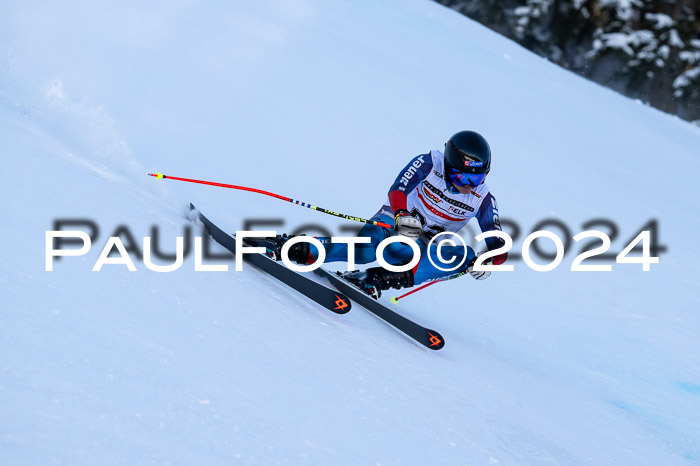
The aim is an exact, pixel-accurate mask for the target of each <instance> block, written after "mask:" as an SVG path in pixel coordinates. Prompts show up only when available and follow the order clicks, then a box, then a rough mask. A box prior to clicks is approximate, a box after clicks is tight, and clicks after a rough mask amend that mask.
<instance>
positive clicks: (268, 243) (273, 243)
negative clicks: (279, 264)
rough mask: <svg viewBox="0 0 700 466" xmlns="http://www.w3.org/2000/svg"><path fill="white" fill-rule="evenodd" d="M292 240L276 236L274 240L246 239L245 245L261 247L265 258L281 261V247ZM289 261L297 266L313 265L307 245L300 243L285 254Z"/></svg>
mask: <svg viewBox="0 0 700 466" xmlns="http://www.w3.org/2000/svg"><path fill="white" fill-rule="evenodd" d="M292 238H294V236H293V235H287V234H286V233H285V234H283V235H277V236H276V237H274V238H247V239H246V243H248V244H250V245H251V246H261V247H264V248H265V249H266V254H267V257H269V258H270V259H273V260H276V261H281V260H282V246H284V243H286V242H287V241H289V240H290V239H292ZM287 256H289V260H290V261H292V262H295V263H297V264H299V265H306V264H310V263H313V256H311V254H310V251H309V243H307V242H306V241H302V242H301V243H297V244H295V245H294V246H292V247H291V248H289V251H288V253H287Z"/></svg>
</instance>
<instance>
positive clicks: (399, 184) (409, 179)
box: [389, 153, 433, 213]
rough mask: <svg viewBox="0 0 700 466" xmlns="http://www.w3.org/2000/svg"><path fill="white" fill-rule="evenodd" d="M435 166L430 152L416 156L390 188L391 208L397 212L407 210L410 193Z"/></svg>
mask: <svg viewBox="0 0 700 466" xmlns="http://www.w3.org/2000/svg"><path fill="white" fill-rule="evenodd" d="M432 168H433V159H432V157H431V156H430V154H429V153H428V154H421V155H419V156H417V157H414V158H413V160H411V161H410V162H409V163H408V165H406V167H405V168H404V169H403V170H401V172H400V173H399V176H397V177H396V180H395V181H394V184H392V185H391V188H389V203H390V204H391V210H392V211H393V212H394V213H396V212H398V211H399V210H407V207H406V205H407V204H406V200H407V196H408V194H409V193H410V192H411V191H413V190H414V189H416V186H418V184H419V183H420V182H421V181H423V180H424V179H425V178H426V177H427V176H428V174H429V173H430V170H432Z"/></svg>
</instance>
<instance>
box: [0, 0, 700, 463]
mask: <svg viewBox="0 0 700 466" xmlns="http://www.w3.org/2000/svg"><path fill="white" fill-rule="evenodd" d="M462 129H473V130H476V131H479V132H480V133H482V134H483V135H484V136H485V137H486V138H487V139H488V140H489V142H490V143H491V147H492V150H493V154H494V155H493V160H494V162H493V169H492V171H491V174H490V175H489V186H490V187H491V188H492V190H493V192H494V194H495V196H496V197H497V199H498V201H499V208H500V214H501V217H502V218H503V219H510V220H511V221H512V222H515V223H517V225H519V226H520V227H521V234H520V235H519V237H518V238H516V241H515V246H514V248H515V249H514V250H515V252H519V248H520V247H521V245H522V242H523V239H524V237H525V236H526V235H527V234H528V233H529V232H530V231H531V230H532V229H533V227H534V226H536V224H537V223H538V222H539V221H540V220H543V219H547V218H554V219H558V220H560V221H561V222H563V223H564V224H565V225H566V226H568V228H569V229H570V230H571V231H570V232H569V237H570V236H573V235H574V234H576V233H579V232H581V231H584V230H586V229H590V228H592V229H599V230H603V231H606V232H607V233H609V234H611V231H610V228H609V227H606V226H604V225H602V226H601V225H600V224H598V225H594V226H592V227H591V226H585V225H584V224H586V223H587V222H589V221H590V220H593V219H600V218H603V219H609V220H611V221H612V222H614V223H615V225H616V226H617V227H618V229H619V232H618V234H617V235H616V237H615V238H614V239H613V242H612V247H611V249H610V251H609V252H612V253H613V259H611V260H609V261H608V262H607V263H611V264H613V267H612V271H611V272H572V271H571V270H570V266H571V263H572V262H573V260H574V258H575V256H576V255H577V254H578V253H579V252H580V251H581V246H582V245H581V244H576V243H575V242H572V246H571V250H570V251H569V252H568V253H567V254H566V256H565V258H564V260H563V262H562V263H561V264H560V265H559V266H558V267H557V268H556V269H555V270H553V271H551V272H536V271H534V270H532V269H531V268H529V267H528V266H527V265H526V264H525V263H524V262H523V261H522V260H513V261H511V263H512V264H513V265H514V266H515V271H514V272H501V273H494V274H493V275H492V276H491V277H490V278H489V279H488V280H485V281H480V282H477V281H475V280H473V279H471V278H470V277H465V278H460V279H458V280H452V281H450V282H447V283H442V284H438V285H435V286H432V287H430V288H427V289H426V290H424V291H421V292H419V293H417V294H415V295H412V296H410V297H408V298H406V299H405V300H403V301H402V302H401V303H400V304H399V305H397V306H396V309H397V310H398V311H399V312H401V313H403V314H404V315H406V316H407V317H409V318H412V319H415V320H416V321H418V322H420V323H422V324H424V325H426V326H428V327H431V328H434V329H436V330H438V331H440V332H441V333H442V335H443V336H444V337H445V339H446V342H447V344H446V346H445V348H444V349H443V350H441V351H439V352H433V351H429V350H427V349H424V348H422V347H420V346H418V345H416V344H414V343H413V342H412V341H411V340H409V339H407V338H405V337H404V336H402V335H401V334H399V333H398V332H396V331H395V330H393V329H392V328H391V327H389V326H387V325H385V324H384V323H382V322H381V321H379V320H378V319H376V318H375V317H374V316H372V315H371V314H369V313H368V312H366V311H365V310H363V309H362V308H360V307H359V306H356V307H355V308H354V309H353V310H352V311H351V312H350V313H349V314H347V315H343V316H338V315H335V314H332V313H330V312H328V311H326V310H324V309H322V308H320V307H319V306H318V305H316V304H314V303H312V302H310V301H309V300H308V299H306V298H304V297H303V296H301V295H299V294H297V293H295V292H293V291H292V290H290V289H289V288H287V287H286V286H284V285H283V284H281V283H278V282H276V281H275V280H274V279H271V278H269V277H267V276H265V275H264V274H263V273H261V272H260V271H258V270H256V269H254V268H250V267H248V268H245V267H244V270H243V271H242V272H235V271H234V263H233V262H232V261H224V260H223V259H218V260H210V261H208V262H207V263H210V264H217V263H227V264H229V271H228V272H195V271H194V257H193V256H192V255H191V254H190V255H188V257H187V258H186V259H185V262H184V265H183V266H182V267H181V268H180V269H179V270H177V271H175V272H170V273H157V272H153V271H150V270H148V269H147V268H146V266H145V265H144V263H143V261H141V260H139V259H138V258H136V257H134V263H135V265H136V268H137V271H136V272H129V271H128V270H127V267H126V266H124V265H110V264H108V265H105V266H104V267H103V268H102V270H101V271H100V272H92V271H91V269H92V268H93V266H94V265H95V262H96V261H97V258H98V257H99V254H100V252H101V250H102V247H103V246H104V245H105V244H106V243H107V239H108V237H109V236H110V235H111V234H112V233H113V232H115V231H116V230H118V229H119V227H120V226H124V227H125V229H127V230H128V232H130V233H131V234H132V236H133V239H134V241H135V242H136V244H137V245H139V248H142V245H141V242H142V240H143V237H146V236H151V235H152V233H151V227H152V226H153V225H156V226H157V228H158V231H159V233H160V235H159V248H160V249H161V250H163V251H166V252H169V253H172V252H174V250H175V238H176V237H177V236H181V235H183V232H184V231H185V228H187V227H190V228H192V229H193V232H194V233H195V234H197V235H199V234H200V232H199V229H198V228H197V227H196V226H195V225H194V224H193V223H192V222H190V221H189V220H188V218H187V216H186V210H187V205H188V203H189V202H190V201H192V202H194V203H195V204H196V205H197V206H198V207H200V208H201V209H202V211H203V212H204V213H205V214H206V215H207V216H208V217H209V218H211V219H212V220H213V221H214V222H216V223H217V224H219V225H220V226H221V227H222V228H224V229H225V230H226V231H235V230H239V229H242V227H243V226H244V221H245V220H246V219H248V220H250V219H265V218H266V219H271V218H273V219H274V218H279V217H282V218H284V224H283V225H282V226H279V225H278V226H276V227H274V229H277V230H278V231H279V232H282V231H291V230H293V229H295V228H297V227H299V226H301V225H304V224H310V223H311V224H316V225H319V224H320V225H322V226H323V227H324V228H326V229H328V230H329V231H331V232H332V233H333V234H336V235H347V234H348V233H347V232H343V230H341V227H347V226H353V227H354V226H355V224H352V225H351V224H350V222H347V221H342V220H338V219H336V218H334V217H331V216H326V215H323V214H320V213H318V212H315V211H313V210H311V209H301V208H299V207H297V206H293V205H291V204H288V203H283V202H281V201H279V200H277V199H273V198H271V197H265V196H261V195H257V194H253V193H247V192H241V191H232V190H228V189H221V188H215V187H208V186H202V185H195V184H189V183H182V182H177V181H168V180H159V181H156V180H155V179H154V178H152V177H148V176H146V174H147V173H153V172H155V171H161V172H163V173H165V174H166V175H173V176H180V177H187V178H196V179H204V180H212V181H217V182H222V183H231V184H237V185H243V186H251V187H256V188H259V189H265V190H269V191H272V192H276V193H279V194H282V195H284V196H290V197H292V198H294V199H300V200H302V201H304V202H309V203H311V204H314V205H319V206H321V207H325V208H327V209H331V210H334V211H338V212H343V213H348V214H351V215H356V216H365V217H368V216H371V215H372V214H373V213H374V212H375V211H376V210H377V208H378V207H379V206H380V205H381V204H382V203H383V201H384V200H385V196H386V191H387V188H388V187H389V186H390V185H391V183H392V182H393V180H394V178H395V176H396V175H397V174H398V172H399V171H400V170H401V169H402V167H403V166H404V165H405V164H406V163H407V162H408V160H409V159H410V158H411V157H413V156H415V155H417V154H420V153H425V152H427V151H428V150H430V149H441V148H442V145H443V144H444V142H445V141H446V139H447V138H448V137H449V136H450V135H451V134H452V133H454V132H456V131H459V130H462ZM0 153H1V154H2V166H3V169H2V170H1V171H0V181H1V182H0V190H1V192H2V198H3V202H4V204H3V221H2V223H1V224H0V236H1V237H2V240H3V241H2V244H3V251H2V253H1V254H0V291H1V295H2V310H1V311H0V345H1V350H0V400H2V403H0V464H6V465H22V464H42V465H43V464H101V465H110V464H145V463H149V464H231V463H235V462H239V463H241V464H306V463H308V464H324V465H326V464H382V465H388V464H469V465H478V464H500V465H511V464H562V465H576V464H586V465H604V464H634V465H641V464H648V465H660V464H664V465H675V464H679V465H687V464H698V463H699V462H700V445H699V443H698V439H699V438H700V372H699V370H698V368H700V338H699V337H698V335H699V334H700V317H699V316H698V309H700V306H698V297H697V286H698V282H699V281H700V270H699V267H698V263H699V262H700V254H698V247H697V235H696V232H697V230H698V228H699V227H700V217H699V213H698V212H699V211H698V208H697V199H698V194H700V192H699V190H698V186H699V185H698V182H697V174H698V173H699V172H700V159H699V158H698V155H700V129H698V128H697V127H694V126H692V125H690V124H688V123H685V122H683V121H681V120H679V119H677V118H674V117H671V116H668V115H666V114H663V113H661V112H658V111H655V110H652V109H650V108H648V107H645V106H643V105H641V104H639V103H637V102H634V101H631V100H629V99H626V98H623V97H621V96H619V95H617V94H615V93H613V92H612V91H609V90H606V89H604V88H602V87H599V86H597V85H595V84H592V83H590V82H587V81H585V80H583V79H581V78H579V77H576V76H574V75H573V74H571V73H568V72H566V71H563V70H561V69H559V68H557V67H556V66H554V65H552V64H550V63H549V62H547V61H545V60H543V59H541V58H539V57H537V56H535V55H533V54H532V53H530V52H528V51H526V50H524V49H523V48H521V47H519V46H518V45H516V44H515V43H513V42H511V41H509V40H507V39H504V38H503V37H501V36H499V35H497V34H496V33H494V32H492V31H490V30H488V29H485V28H484V27H482V26H480V25H478V24H477V23H475V22H472V21H470V20H469V19H467V18H464V17H462V16H460V15H459V14H457V13H455V12H453V11H451V10H449V9H446V8H444V7H442V6H439V5H437V4H435V3H432V2H430V1H425V0H410V1H384V2H366V1H360V2H354V1H336V2H322V1H306V0H295V1H280V2H270V1H256V2H243V1H234V2H200V1H198V0H190V1H177V2H163V1H160V2H146V3H144V2H137V1H131V0H127V1H124V2H118V3H115V4H113V5H109V4H95V3H85V2H80V1H70V0H69V1H66V2H53V3H52V2H48V3H47V2H39V1H33V0H28V1H22V2H4V3H3V4H2V5H0ZM57 219H90V220H92V221H94V222H95V223H96V224H97V225H98V226H99V235H98V237H97V238H96V240H95V241H94V242H93V244H92V248H91V250H90V252H89V253H88V254H87V255H84V256H81V257H66V258H61V259H60V260H56V261H55V263H54V268H53V271H52V272H47V271H46V270H45V262H46V259H45V248H46V246H45V234H46V231H47V230H52V229H53V225H54V221H55V220H57ZM652 219H656V221H657V225H658V243H659V244H660V245H662V246H665V247H666V248H667V249H666V250H665V251H663V252H662V253H660V254H659V257H660V262H659V264H652V265H651V271H650V272H643V271H642V266H641V265H640V264H616V263H615V262H614V255H615V254H617V253H619V252H620V251H621V250H622V249H623V248H624V247H625V246H626V245H627V244H628V242H629V240H630V239H631V238H633V237H634V236H635V235H636V233H637V232H638V231H639V230H640V229H641V228H642V226H644V225H645V224H646V223H647V222H648V221H650V220H652ZM255 228H256V229H261V228H262V227H255ZM606 228H607V229H606ZM64 229H70V227H65V228H64ZM547 229H550V230H552V231H553V232H554V233H556V234H557V235H559V236H560V237H562V238H564V237H565V236H566V235H565V233H566V232H562V231H561V229H558V228H557V227H556V226H550V227H549V228H547ZM506 230H508V231H510V232H511V233H513V228H512V226H511V227H509V228H506ZM123 231H124V229H122V232H123ZM469 232H470V234H473V233H477V232H478V228H471V230H469ZM122 236H123V235H122ZM123 237H124V236H123ZM540 241H542V243H541V244H542V247H543V248H544V247H546V246H547V245H548V244H549V243H547V240H540ZM586 241H590V240H586ZM125 242H127V241H126V239H125ZM472 244H474V242H473V241H472ZM598 244H599V243H598ZM73 247H75V246H73ZM212 249H213V250H214V251H215V252H222V249H221V248H218V247H213V248H212ZM536 260H538V261H539V262H540V263H542V262H543V261H542V259H536ZM157 262H158V261H157ZM158 263H161V264H163V263H166V262H163V261H160V262H158ZM336 267H338V268H342V264H336ZM393 295H395V293H387V295H386V296H385V297H384V298H383V299H384V300H385V301H386V302H387V303H388V298H389V297H391V296H393Z"/></svg>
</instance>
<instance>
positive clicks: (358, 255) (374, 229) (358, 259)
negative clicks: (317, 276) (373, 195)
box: [310, 209, 403, 264]
mask: <svg viewBox="0 0 700 466" xmlns="http://www.w3.org/2000/svg"><path fill="white" fill-rule="evenodd" d="M372 220H374V221H377V222H382V223H388V224H390V225H393V224H394V219H393V217H391V215H390V213H389V212H387V211H385V210H383V209H382V210H380V211H379V212H377V213H376V214H375V215H374V217H372ZM394 234H396V233H395V232H394V231H393V230H390V229H388V228H384V227H378V226H376V225H371V224H369V223H368V224H366V225H365V226H363V227H362V229H361V230H360V231H359V232H358V234H357V236H358V237H365V238H369V239H370V242H369V243H361V244H356V245H354V247H355V263H356V264H367V263H369V262H374V261H375V260H376V258H377V257H376V250H377V246H379V243H381V242H382V241H383V240H384V239H386V238H388V237H389V236H392V235H394ZM316 239H318V240H319V241H321V242H322V243H323V246H324V248H325V250H326V260H325V262H347V260H348V245H347V244H345V243H332V242H331V239H330V238H327V237H318V238H316ZM310 246H311V247H310V251H311V255H312V256H313V259H314V260H316V259H318V250H317V248H316V247H315V246H314V245H313V244H312V245H310ZM393 246H399V248H394V247H393ZM401 246H403V245H400V244H393V245H391V246H390V247H389V248H387V249H386V252H385V258H386V260H387V262H392V259H390V257H392V258H393V256H394V255H395V254H396V253H397V252H400V251H397V250H398V249H400V247H401Z"/></svg>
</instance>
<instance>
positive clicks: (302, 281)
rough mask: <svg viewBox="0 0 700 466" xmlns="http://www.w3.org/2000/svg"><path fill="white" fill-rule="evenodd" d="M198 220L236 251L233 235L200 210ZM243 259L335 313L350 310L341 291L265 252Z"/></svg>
mask: <svg viewBox="0 0 700 466" xmlns="http://www.w3.org/2000/svg"><path fill="white" fill-rule="evenodd" d="M195 209H196V208H195V206H194V204H192V203H190V210H195ZM199 220H200V221H201V222H202V223H203V224H204V226H205V227H206V229H207V231H208V232H209V234H210V235H211V237H212V238H214V241H216V242H217V243H219V244H220V245H222V246H223V247H225V248H226V249H228V250H229V251H231V252H232V253H234V254H235V253H236V239H235V238H234V237H233V236H231V235H229V234H228V233H226V232H224V231H223V230H221V228H219V227H217V226H216V225H214V224H213V223H212V222H211V220H209V219H208V218H206V217H205V216H204V214H202V213H201V212H199ZM243 259H244V260H245V261H246V262H249V263H251V264H253V265H255V266H256V267H258V268H259V269H261V270H263V271H265V272H267V273H268V274H270V275H271V276H273V277H275V278H276V279H277V280H279V281H281V282H282V283H284V284H286V285H288V286H289V287H291V288H294V289H295V290H297V291H298V292H299V293H301V294H303V295H304V296H306V297H308V298H309V299H311V300H313V301H315V302H317V303H318V304H320V305H321V306H323V307H325V308H326V309H328V310H329V311H333V312H335V313H337V314H345V313H346V312H348V311H350V308H351V307H352V303H351V302H350V300H349V299H348V298H347V296H345V295H344V294H343V293H342V292H338V291H336V290H333V289H331V288H328V287H326V286H324V285H322V284H320V283H317V282H315V281H313V280H311V279H310V278H307V277H305V276H303V275H301V274H299V273H297V272H295V271H293V270H290V269H288V268H287V267H285V266H284V265H283V264H280V263H279V262H277V261H275V260H273V259H270V258H269V257H267V256H266V255H265V254H244V255H243Z"/></svg>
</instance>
